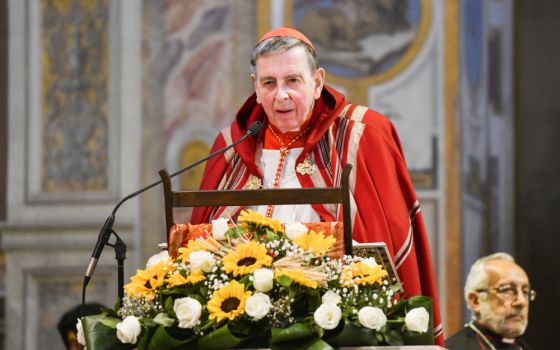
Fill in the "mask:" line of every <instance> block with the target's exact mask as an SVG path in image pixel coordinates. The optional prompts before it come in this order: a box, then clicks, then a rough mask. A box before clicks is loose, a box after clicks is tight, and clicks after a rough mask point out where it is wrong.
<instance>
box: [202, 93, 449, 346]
mask: <svg viewBox="0 0 560 350" xmlns="http://www.w3.org/2000/svg"><path fill="white" fill-rule="evenodd" d="M311 118H312V119H311V121H310V125H311V129H310V131H309V132H308V133H307V135H306V138H305V140H304V145H303V147H304V149H303V152H302V153H301V155H300V156H299V158H298V159H297V161H296V166H297V165H299V164H301V163H302V162H305V163H308V164H309V163H311V164H314V165H316V170H315V171H314V172H313V173H312V174H308V173H305V174H302V173H301V172H296V173H297V176H298V179H299V182H300V183H301V187H302V188H313V187H332V186H338V185H339V183H340V177H341V174H342V169H343V168H344V166H345V165H346V164H348V163H349V164H352V165H353V168H352V173H351V175H350V190H351V198H350V201H351V209H352V225H353V228H352V232H353V238H354V240H356V241H358V242H385V243H386V244H387V247H388V249H389V253H390V254H391V257H392V258H393V261H394V263H395V266H396V267H397V271H398V273H399V277H400V278H401V281H402V282H403V285H404V289H405V294H406V296H407V297H411V296H413V295H426V296H429V297H431V298H433V313H434V332H435V338H436V339H435V341H436V344H438V345H443V332H442V325H441V318H440V312H439V304H438V298H437V291H436V287H435V279H434V273H433V269H432V262H431V256H430V250H429V245H428V239H427V236H426V231H425V228H424V220H423V218H422V213H421V212H420V206H419V204H418V201H417V199H416V194H415V192H414V189H413V187H412V182H411V181H410V177H409V175H408V170H407V167H406V163H405V159H404V155H403V151H402V147H401V144H400V141H399V138H398V135H397V132H396V130H395V128H394V126H393V125H392V124H391V122H390V121H389V120H388V119H387V117H385V116H383V115H381V114H379V113H377V112H375V111H373V110H371V109H368V108H366V107H362V106H357V105H353V104H350V103H349V102H348V101H347V100H346V99H345V97H344V96H343V95H342V94H340V93H339V92H337V91H336V90H334V89H333V88H332V87H329V86H327V85H326V86H325V88H324V89H323V92H322V96H321V98H320V99H319V100H317V101H316V102H315V106H314V109H313V115H312V116H311ZM255 120H261V121H262V122H263V123H264V127H267V121H266V115H265V113H264V110H263V109H262V107H261V105H260V104H258V103H257V102H256V96H255V95H254V94H253V95H252V96H251V97H249V99H248V100H247V101H246V102H245V104H244V105H243V106H242V107H241V109H240V110H239V112H238V113H237V116H236V120H235V121H234V122H233V123H232V124H231V126H230V127H228V128H226V129H224V130H222V131H221V133H220V134H219V135H218V137H217V138H216V140H215V142H214V145H213V147H212V151H216V150H218V149H220V148H222V147H225V146H226V145H228V144H231V143H232V141H235V140H238V139H239V138H241V137H242V136H243V135H244V134H245V130H246V129H247V127H248V126H249V125H250V124H251V123H252V122H254V121H255ZM263 134H264V133H262V132H261V133H260V134H259V137H258V138H257V139H248V140H246V141H244V142H242V143H240V144H239V145H236V146H235V147H234V150H229V151H228V152H226V153H225V154H224V155H222V156H219V157H216V158H213V159H211V160H210V161H209V162H208V164H207V166H206V169H205V171H204V176H203V180H202V184H201V186H200V188H201V189H203V190H210V189H219V190H230V189H243V188H249V187H250V188H254V185H255V184H258V183H259V180H260V181H262V171H261V169H260V168H259V167H258V166H257V165H256V164H255V150H256V148H257V145H258V144H262V135H263ZM260 183H262V182H260ZM251 186H253V187H251ZM313 209H314V210H315V211H316V212H317V213H318V214H319V216H320V217H321V219H322V220H323V221H333V220H336V219H340V220H341V219H342V210H341V208H338V207H337V206H336V205H328V204H327V205H321V204H314V205H313ZM240 210H241V208H240V207H221V208H195V209H194V211H193V214H192V218H191V223H192V224H197V223H206V222H210V221H211V220H212V219H216V218H218V217H221V216H227V215H230V216H232V217H235V216H236V214H237V213H238V212H239V211H240Z"/></svg>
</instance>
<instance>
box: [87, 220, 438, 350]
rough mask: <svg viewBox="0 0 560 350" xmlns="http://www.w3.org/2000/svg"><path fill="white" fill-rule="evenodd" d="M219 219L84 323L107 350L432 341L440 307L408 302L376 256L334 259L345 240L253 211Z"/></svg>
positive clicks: (156, 259)
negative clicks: (231, 219) (436, 309)
mask: <svg viewBox="0 0 560 350" xmlns="http://www.w3.org/2000/svg"><path fill="white" fill-rule="evenodd" d="M228 221H229V219H225V218H221V219H218V220H215V221H213V223H212V232H211V233H210V232H209V233H208V235H207V236H206V237H204V238H198V239H196V240H190V241H189V242H188V244H187V245H186V246H185V247H182V248H179V251H178V255H177V257H176V258H171V257H170V256H169V255H168V253H167V252H166V251H164V252H161V253H159V254H156V255H154V256H153V257H151V258H150V259H149V260H148V263H147V264H146V268H145V269H143V270H138V271H137V273H136V275H134V276H133V277H131V281H130V283H128V284H127V285H125V297H124V299H123V300H122V302H121V303H120V304H117V306H116V307H115V309H107V310H105V311H104V312H103V313H102V314H100V315H94V316H88V317H85V318H84V319H82V320H79V321H78V325H77V326H78V339H79V341H80V342H81V343H82V344H83V345H87V349H89V350H100V349H131V348H137V349H140V350H151V349H200V350H209V349H230V348H258V347H271V348H272V349H290V348H297V349H307V348H309V349H311V348H313V349H332V348H333V347H340V346H364V345H402V344H407V343H410V344H433V329H432V326H431V324H432V320H431V316H430V312H431V300H430V299H429V298H427V297H420V296H419V297H413V298H410V299H408V300H407V299H405V298H403V297H402V295H401V294H400V293H399V292H398V291H399V290H400V286H399V285H398V284H395V283H392V281H390V280H389V279H390V278H389V276H388V273H387V271H386V270H385V269H384V267H383V266H382V265H380V264H378V263H377V262H376V261H375V259H373V258H363V257H352V256H343V257H342V258H340V259H334V258H330V257H329V255H328V253H329V252H331V250H332V249H333V247H334V246H335V243H336V239H335V238H334V237H332V236H329V235H326V234H324V233H323V232H315V231H313V230H309V229H308V228H307V227H306V226H305V225H303V224H301V223H292V224H286V225H283V224H282V223H281V222H279V221H277V220H274V219H270V218H266V217H263V216H262V215H260V214H258V213H255V212H253V211H251V210H248V211H242V212H241V215H240V216H239V217H238V222H239V224H238V225H233V224H229V223H228Z"/></svg>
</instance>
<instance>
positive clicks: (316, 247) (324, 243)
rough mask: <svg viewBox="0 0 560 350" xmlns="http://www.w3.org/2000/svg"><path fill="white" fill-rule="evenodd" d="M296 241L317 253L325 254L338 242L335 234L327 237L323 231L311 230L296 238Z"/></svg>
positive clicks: (302, 246)
mask: <svg viewBox="0 0 560 350" xmlns="http://www.w3.org/2000/svg"><path fill="white" fill-rule="evenodd" d="M294 243H295V244H297V245H298V246H300V247H301V248H303V249H305V250H309V251H310V252H312V253H313V254H315V255H324V254H326V253H328V252H329V251H330V250H331V249H332V247H333V246H334V244H335V243H336V238H334V237H333V236H326V237H325V234H324V233H323V232H319V233H316V232H315V231H313V230H311V231H309V232H308V233H304V234H302V235H301V236H299V237H298V238H296V239H295V240H294Z"/></svg>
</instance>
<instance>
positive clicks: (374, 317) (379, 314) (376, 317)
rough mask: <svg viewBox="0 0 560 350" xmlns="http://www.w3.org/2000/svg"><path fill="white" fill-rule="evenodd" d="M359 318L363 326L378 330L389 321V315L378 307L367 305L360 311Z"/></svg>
mask: <svg viewBox="0 0 560 350" xmlns="http://www.w3.org/2000/svg"><path fill="white" fill-rule="evenodd" d="M358 320H359V321H360V324H361V325H362V326H364V327H366V328H369V329H375V330H376V331H378V330H380V329H381V327H383V326H384V325H385V324H386V323H387V316H385V313H384V312H383V310H381V309H380V308H378V307H373V306H365V307H363V308H361V309H360V311H358Z"/></svg>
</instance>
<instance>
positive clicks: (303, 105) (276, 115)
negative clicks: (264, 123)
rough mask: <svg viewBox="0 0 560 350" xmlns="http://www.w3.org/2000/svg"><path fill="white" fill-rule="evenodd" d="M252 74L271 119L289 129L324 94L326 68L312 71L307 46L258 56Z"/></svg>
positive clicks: (297, 125) (258, 97)
mask: <svg viewBox="0 0 560 350" xmlns="http://www.w3.org/2000/svg"><path fill="white" fill-rule="evenodd" d="M251 77H252V79H253V83H254V85H255V92H256V93H257V102H258V103H260V104H262V106H263V108H264V111H265V113H266V115H267V117H268V121H269V122H270V123H271V124H272V125H274V126H275V127H276V128H278V129H279V130H280V131H281V132H287V131H295V130H298V128H299V127H300V126H301V125H302V124H303V122H304V121H305V120H306V118H307V116H308V115H309V112H310V111H311V108H312V106H313V103H314V101H315V100H316V99H318V98H319V97H320V96H321V90H322V88H323V82H324V77H325V71H324V70H323V69H322V68H319V69H317V70H316V71H315V72H311V69H310V67H309V64H308V63H307V56H306V53H305V49H304V48H303V47H300V46H296V47H294V48H291V49H289V50H288V51H285V52H282V53H279V54H275V55H271V56H264V57H261V58H259V59H258V60H257V62H256V73H255V75H252V76H251Z"/></svg>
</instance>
